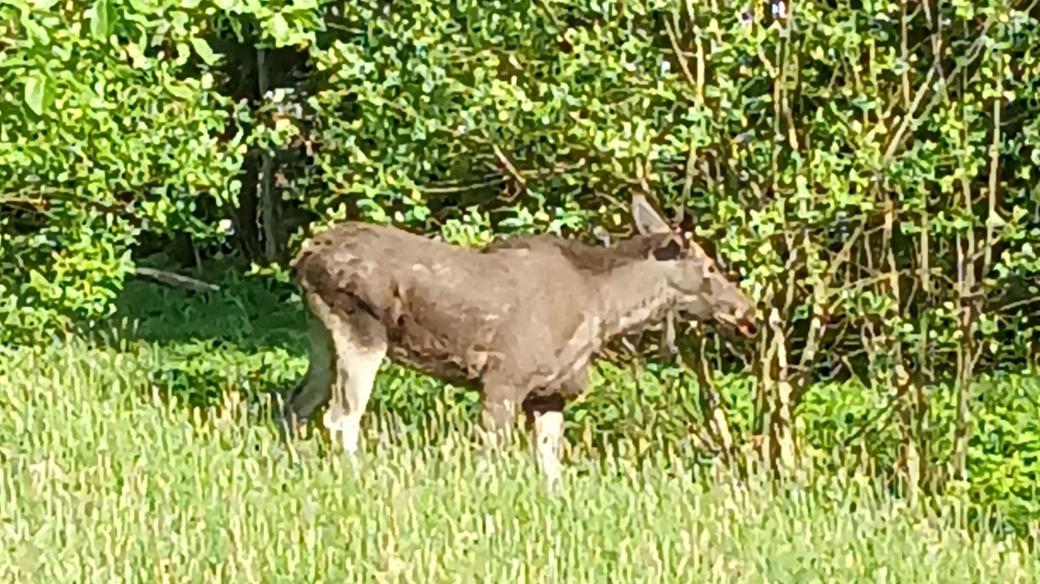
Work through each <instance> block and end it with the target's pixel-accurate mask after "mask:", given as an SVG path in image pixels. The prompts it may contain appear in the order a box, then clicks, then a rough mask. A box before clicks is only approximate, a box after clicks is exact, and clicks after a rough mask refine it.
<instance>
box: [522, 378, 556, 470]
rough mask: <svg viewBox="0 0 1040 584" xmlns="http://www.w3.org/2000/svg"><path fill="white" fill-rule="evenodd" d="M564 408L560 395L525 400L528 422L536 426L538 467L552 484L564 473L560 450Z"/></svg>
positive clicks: (533, 397)
mask: <svg viewBox="0 0 1040 584" xmlns="http://www.w3.org/2000/svg"><path fill="white" fill-rule="evenodd" d="M563 406H564V399H563V396H561V395H560V394H558V393H557V394H552V395H547V396H531V397H529V398H527V399H526V400H524V413H525V414H526V418H527V422H528V424H529V425H533V426H534V432H535V453H536V456H537V458H538V467H539V468H540V469H541V471H542V472H543V473H544V474H545V476H546V478H547V479H548V481H549V483H550V484H553V483H555V482H556V481H557V480H559V478H560V475H561V473H562V472H563V466H562V465H561V463H560V450H561V447H562V445H563Z"/></svg>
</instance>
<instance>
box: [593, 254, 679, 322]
mask: <svg viewBox="0 0 1040 584" xmlns="http://www.w3.org/2000/svg"><path fill="white" fill-rule="evenodd" d="M599 289H600V291H601V292H600V298H599V300H600V310H601V313H600V314H601V318H602V321H601V322H602V325H601V326H602V327H603V329H602V331H603V333H604V338H610V337H613V336H615V335H618V334H622V333H626V332H630V331H634V330H638V329H640V328H643V327H645V326H647V325H649V324H651V323H654V322H656V321H658V320H660V319H662V318H664V316H665V314H666V313H667V312H668V311H669V309H671V308H672V307H674V306H675V304H676V302H677V300H678V297H679V295H678V293H677V292H676V290H675V289H674V288H672V287H671V286H670V285H669V283H668V277H667V267H666V266H664V265H661V264H660V263H659V262H655V261H652V260H651V261H637V262H632V263H629V264H625V265H621V266H618V267H616V268H614V269H612V270H610V271H609V272H607V273H605V274H603V275H601V276H600V282H599Z"/></svg>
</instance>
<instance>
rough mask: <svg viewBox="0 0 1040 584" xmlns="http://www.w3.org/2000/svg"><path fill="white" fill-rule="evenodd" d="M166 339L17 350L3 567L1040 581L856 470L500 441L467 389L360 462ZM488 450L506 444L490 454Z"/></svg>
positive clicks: (5, 577)
mask: <svg viewBox="0 0 1040 584" xmlns="http://www.w3.org/2000/svg"><path fill="white" fill-rule="evenodd" d="M155 366H156V362H155V360H154V357H153V356H152V355H150V354H148V353H146V352H140V351H137V352H135V351H134V350H133V348H132V347H131V346H123V347H122V350H118V349H116V348H107V349H106V348H88V347H87V346H86V345H83V344H80V343H71V344H67V345H65V346H63V347H58V348H54V349H48V350H41V351H35V352H30V351H15V352H14V354H13V355H11V358H9V359H6V360H5V361H4V362H3V363H0V387H2V388H3V394H2V395H3V399H4V401H5V403H4V405H3V407H2V408H0V436H3V439H2V440H0V460H2V461H3V465H2V468H0V541H2V542H3V546H4V548H5V549H4V552H5V553H2V554H0V581H3V582H48V583H51V582H77V583H80V582H114V581H124V582H145V581H147V582H152V581H172V582H189V581H190V582H196V581H214V582H215V581H221V582H225V581H240V582H314V581H343V580H346V581H359V582H360V581H366V582H367V581H408V582H426V581H443V582H469V581H488V582H499V581H507V580H508V581H532V582H534V581H538V582H542V581H596V582H607V581H626V582H627V581H641V582H658V581H681V582H691V581H694V582H699V581H705V582H765V581H769V582H811V581H826V582H834V581H844V582H915V583H917V582H967V581H973V582H1033V581H1037V580H1040V577H1038V566H1040V558H1038V556H1037V551H1035V548H1034V547H1032V544H1033V543H1035V542H1033V541H1031V540H1030V541H1027V540H1025V539H1004V538H1000V537H997V536H995V535H993V534H991V533H988V532H985V531H971V530H969V529H967V528H966V524H967V520H966V519H965V516H966V512H965V510H964V508H963V506H960V505H957V504H956V503H955V502H954V503H953V504H951V505H947V506H942V507H938V508H942V509H945V511H943V512H942V513H939V514H936V513H934V512H930V511H928V510H927V508H935V507H929V506H922V507H919V508H911V507H908V505H907V504H906V503H905V502H904V501H902V500H899V499H895V498H891V497H889V496H887V495H884V494H882V493H883V491H882V490H881V489H878V488H875V486H873V485H872V484H871V483H870V482H869V481H866V480H861V479H856V478H841V477H838V478H831V479H815V480H812V481H810V483H809V484H810V486H807V487H804V488H801V489H797V488H786V489H779V490H774V489H770V488H767V487H766V486H765V485H764V484H763V483H762V482H761V481H758V480H755V479H752V480H749V481H747V482H745V483H737V482H733V481H728V480H724V479H721V478H720V479H717V480H711V479H709V478H707V475H706V473H703V472H697V471H695V470H694V469H692V468H690V467H689V466H688V465H687V464H685V463H684V457H683V456H682V454H681V453H680V452H678V451H677V449H675V448H671V447H666V448H664V449H663V450H662V451H660V452H656V453H655V454H654V455H653V456H651V457H650V459H649V461H646V460H645V459H644V463H643V464H641V465H638V466H637V465H636V464H635V463H633V462H631V459H630V458H629V457H625V456H611V455H607V456H605V457H604V458H603V459H601V460H595V461H593V460H592V459H590V458H586V457H583V456H582V455H581V454H580V453H579V454H578V455H576V456H575V457H574V458H573V459H572V460H570V461H569V466H568V469H567V474H566V477H565V483H564V485H563V489H562V490H561V491H560V492H559V493H558V494H555V495H554V494H552V493H550V492H548V491H547V490H546V489H545V488H544V486H543V484H542V483H541V481H539V480H538V476H537V474H536V471H535V468H534V465H533V463H532V461H531V459H530V457H529V456H528V455H527V454H526V451H525V450H524V449H523V448H522V447H521V446H519V445H517V446H516V447H514V448H511V449H509V450H507V451H506V452H505V453H504V454H502V455H501V456H499V457H493V458H491V459H490V462H487V463H486V464H488V465H489V466H486V467H484V466H482V464H485V462H486V461H488V460H489V459H487V458H486V457H484V456H483V455H482V454H481V453H480V451H479V449H478V448H476V447H475V446H474V444H475V443H474V442H473V441H471V439H470V438H469V436H470V435H471V433H470V430H471V426H470V420H469V419H468V418H464V417H462V416H459V415H458V414H457V413H453V412H455V410H450V409H441V410H438V411H436V412H433V413H432V414H431V416H432V419H431V420H430V422H431V424H429V425H425V426H424V425H419V424H415V423H408V424H406V423H403V422H401V421H400V420H394V419H393V418H391V417H389V416H388V415H386V414H378V413H377V414H375V415H373V416H372V417H370V418H369V419H367V420H366V430H367V432H368V436H367V439H366V442H365V452H364V455H363V457H362V459H361V461H360V465H359V466H358V468H356V469H355V468H354V467H352V466H351V465H350V464H348V463H347V462H346V461H345V460H344V459H343V458H342V457H341V456H339V455H338V454H337V453H335V452H330V451H329V450H328V448H327V441H326V440H325V439H324V438H323V437H322V436H321V435H316V436H310V437H305V438H304V439H302V440H300V441H299V443H298V444H297V447H296V452H295V455H293V454H292V453H290V451H289V450H288V449H287V448H286V446H285V445H284V444H283V443H281V442H280V441H279V439H278V437H277V434H276V432H275V431H274V429H273V427H272V426H271V425H270V424H269V423H267V422H266V421H265V418H264V417H263V415H262V414H261V413H259V412H251V411H250V406H249V402H247V401H246V400H243V399H238V398H237V397H236V396H237V394H236V393H234V392H229V393H225V394H224V399H223V400H222V401H221V402H220V403H218V404H216V405H212V406H208V407H207V406H192V405H189V404H188V403H186V402H185V401H183V400H180V399H178V398H177V396H176V394H173V395H170V394H164V393H162V392H160V391H159V390H158V389H156V386H155V384H154V383H153V381H152V379H153V377H152V374H153V369H154V367H155ZM482 461H485V462H482Z"/></svg>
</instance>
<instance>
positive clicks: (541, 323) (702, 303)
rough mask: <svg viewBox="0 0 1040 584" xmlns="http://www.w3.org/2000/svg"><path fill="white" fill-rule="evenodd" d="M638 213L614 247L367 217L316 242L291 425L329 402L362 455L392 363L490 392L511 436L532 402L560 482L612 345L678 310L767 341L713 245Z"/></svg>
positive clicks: (491, 415) (637, 206)
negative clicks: (569, 424)
mask: <svg viewBox="0 0 1040 584" xmlns="http://www.w3.org/2000/svg"><path fill="white" fill-rule="evenodd" d="M632 215H633V219H634V221H635V224H636V227H637V230H638V234H637V235H635V236H633V237H631V238H629V239H627V240H624V241H622V242H619V243H618V244H617V245H616V246H613V247H610V248H600V247H593V246H589V245H585V244H582V243H580V242H575V241H569V240H565V239H562V238H557V237H553V236H547V235H540V236H533V237H524V238H519V239H514V240H507V241H502V242H497V243H495V244H492V245H490V246H488V247H486V248H484V249H480V250H478V249H468V248H463V247H459V246H453V245H449V244H446V243H442V242H438V241H434V240H431V239H427V238H425V237H421V236H418V235H414V234H410V233H407V232H404V231H402V230H399V229H395V228H392V227H384V226H377V225H370V224H364V223H356V222H350V223H344V224H341V225H339V226H336V227H333V228H331V229H329V230H327V231H325V232H324V233H322V234H321V235H319V236H316V237H314V238H313V239H312V240H310V241H309V242H308V243H307V244H306V245H305V246H304V250H303V251H302V252H301V253H300V254H299V255H298V256H297V257H296V259H295V260H294V261H293V265H292V269H293V273H294V276H295V278H296V279H297V281H298V282H299V284H300V286H301V288H302V290H303V296H304V300H305V302H306V305H307V308H308V311H309V313H310V315H311V319H310V321H311V322H310V336H311V351H310V364H309V367H308V371H307V374H306V375H305V377H304V379H303V380H302V381H301V383H300V384H299V385H298V386H297V387H296V388H295V389H294V390H293V392H292V393H291V395H290V396H289V399H288V400H287V401H286V403H285V405H284V407H283V412H282V415H283V419H284V421H285V423H286V424H287V427H288V428H289V429H290V430H291V429H292V428H294V427H295V425H296V423H297V421H298V420H302V419H306V418H308V417H309V416H310V415H311V414H312V413H313V411H314V410H315V409H316V408H318V407H319V406H321V405H324V404H325V403H326V402H328V403H329V408H328V410H327V411H326V413H325V416H324V425H325V427H326V428H328V430H329V431H330V432H332V433H333V434H336V433H338V434H340V435H341V441H342V444H343V446H344V448H345V450H346V451H347V452H348V453H354V452H355V451H356V450H357V448H358V441H359V435H360V422H361V417H362V415H363V414H364V411H365V407H366V405H367V403H368V398H369V395H370V394H371V391H372V385H373V382H374V380H375V374H376V371H377V370H378V368H379V365H380V363H381V362H382V360H383V359H384V358H385V357H389V358H390V359H392V360H394V361H396V362H398V363H401V364H403V365H406V366H409V367H412V368H414V369H416V370H419V371H422V372H424V373H427V374H430V375H433V376H435V377H438V378H440V379H443V380H445V381H448V382H451V383H454V384H459V385H470V386H472V387H474V388H475V389H479V390H480V392H481V404H482V425H483V427H484V428H486V429H488V430H491V431H500V430H505V429H507V428H508V427H509V426H511V425H512V424H513V423H514V420H515V417H516V414H517V407H518V406H523V409H524V410H525V412H526V414H527V416H528V419H529V421H532V422H533V423H534V427H535V432H536V434H537V443H538V459H539V463H540V466H541V467H542V469H543V470H544V471H546V473H547V474H548V475H549V476H550V477H553V478H555V476H557V475H558V473H559V462H558V447H559V441H560V439H561V438H562V424H563V417H562V412H563V408H564V404H565V403H566V401H567V400H568V399H570V398H572V397H574V396H576V395H577V394H579V393H580V392H581V391H583V390H584V388H585V385H586V372H587V366H588V364H589V362H590V360H591V359H593V358H594V356H595V355H596V353H597V352H598V351H599V350H600V348H601V347H602V346H603V345H604V344H605V343H607V342H609V341H610V340H611V339H612V338H614V337H616V336H617V335H619V334H622V333H625V332H628V331H631V330H633V329H637V328H640V327H644V326H648V325H650V324H653V323H654V322H656V321H658V320H660V319H661V318H663V317H664V316H665V314H666V313H668V312H671V311H675V312H676V313H677V314H678V315H679V316H680V317H681V318H687V319H696V320H709V319H715V320H717V321H719V322H722V323H725V324H726V325H728V326H731V327H734V328H736V329H737V330H738V331H740V332H741V333H743V334H745V335H752V334H754V333H755V321H754V307H753V305H752V304H751V302H750V301H749V300H748V299H747V298H746V297H745V296H744V294H743V293H742V292H741V291H740V289H739V287H738V286H737V285H736V284H734V283H732V282H730V281H729V280H728V279H727V278H726V277H725V276H724V275H722V274H721V273H720V272H719V270H718V269H717V268H716V267H715V263H714V261H713V260H712V259H711V258H709V257H708V256H707V255H706V254H705V253H704V252H703V250H701V249H700V248H699V247H698V246H697V245H696V244H695V243H693V242H692V240H690V239H688V238H686V237H683V236H682V235H679V234H676V233H675V232H674V231H672V229H671V228H670V227H669V226H668V224H667V223H666V222H665V221H664V220H663V219H662V218H661V217H660V215H658V214H657V213H656V211H654V209H653V208H652V207H651V206H650V205H649V204H648V203H646V201H645V200H644V199H642V198H641V197H637V198H636V199H635V200H634V202H633V206H632Z"/></svg>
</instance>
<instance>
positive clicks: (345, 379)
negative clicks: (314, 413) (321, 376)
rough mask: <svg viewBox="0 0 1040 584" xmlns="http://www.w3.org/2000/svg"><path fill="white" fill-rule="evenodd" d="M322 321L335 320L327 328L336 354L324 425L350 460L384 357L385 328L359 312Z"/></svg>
mask: <svg viewBox="0 0 1040 584" xmlns="http://www.w3.org/2000/svg"><path fill="white" fill-rule="evenodd" d="M323 320H326V321H330V320H332V321H335V325H334V326H333V327H330V328H331V332H332V344H333V347H334V350H335V353H336V379H335V381H334V382H333V388H332V399H331V402H330V404H329V409H328V410H327V411H326V412H325V416H324V418H323V422H324V424H325V427H326V428H327V429H328V430H329V432H330V433H331V434H332V438H333V439H335V438H336V436H335V435H336V434H337V433H338V434H339V438H340V442H341V444H342V445H343V450H344V451H345V452H346V453H347V454H348V455H350V456H352V457H353V456H354V455H355V454H356V453H357V451H358V446H359V442H360V438H361V418H362V416H364V414H365V408H366V407H368V399H369V397H370V396H371V395H372V386H373V385H374V384H375V380H376V374H377V373H378V371H379V366H380V364H381V363H382V362H383V358H384V357H385V356H386V350H387V340H386V329H384V328H383V325H382V324H381V323H379V321H377V320H375V318H373V317H372V316H370V315H368V314H365V313H360V312H359V313H354V314H351V315H346V316H340V315H338V314H330V315H328V316H327V318H326V319H323Z"/></svg>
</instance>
